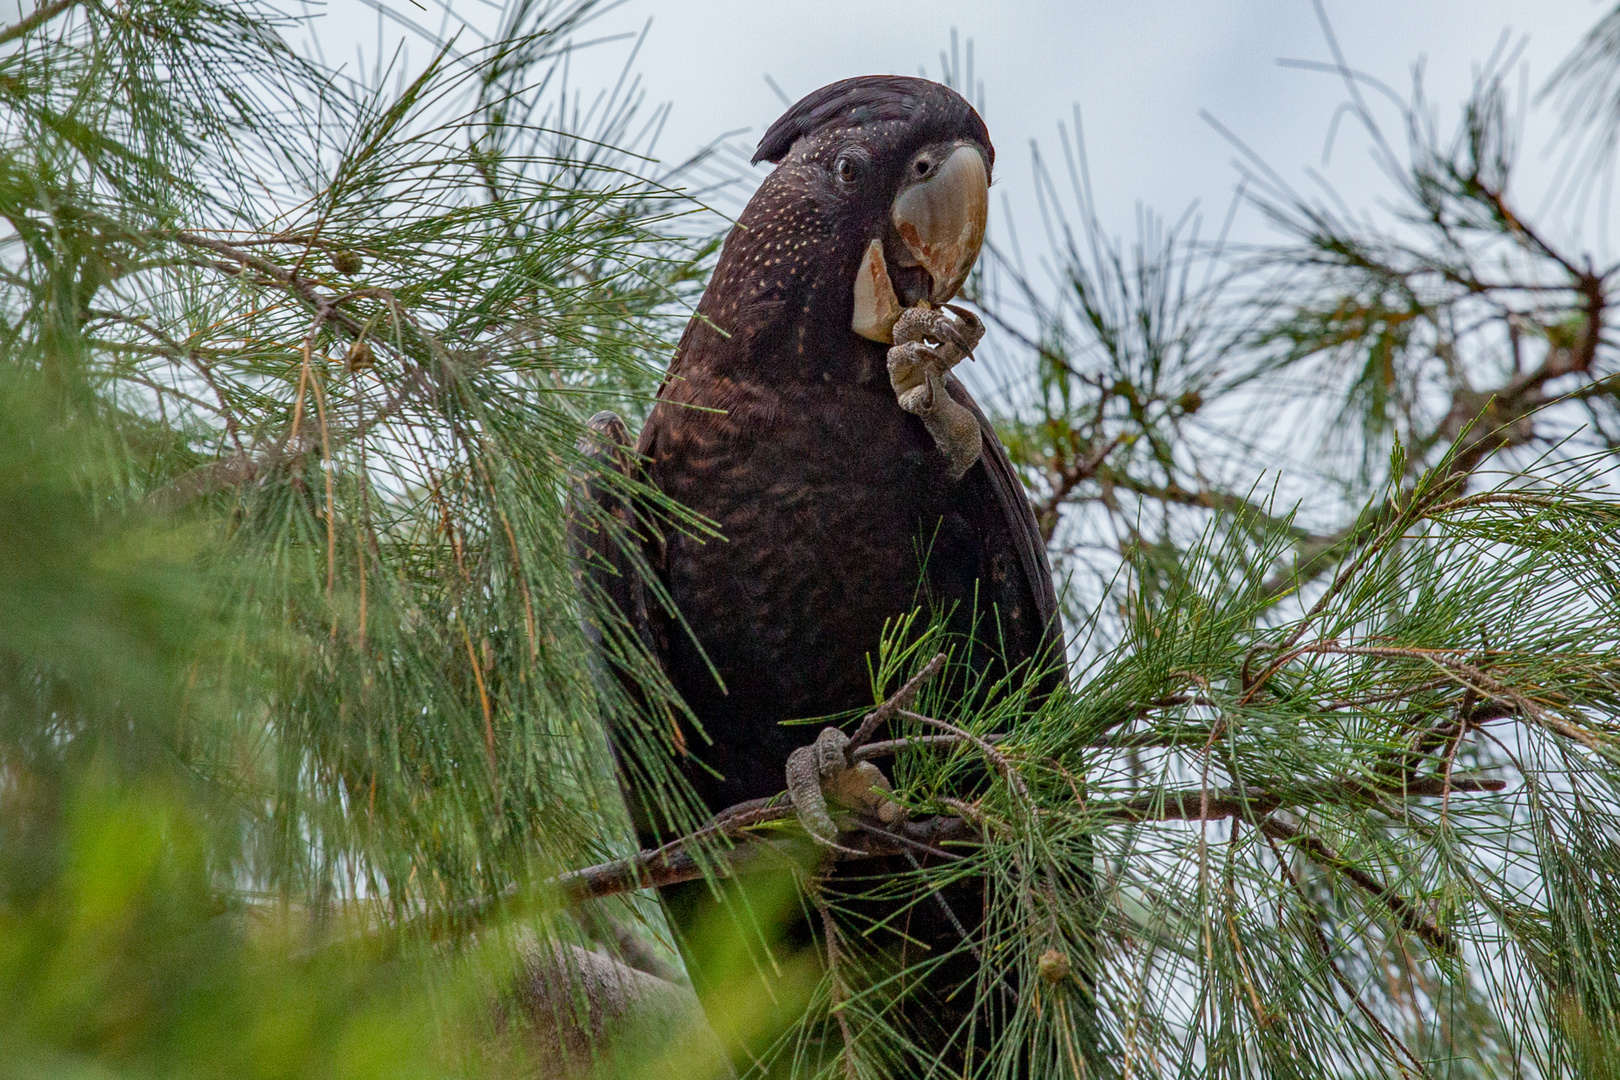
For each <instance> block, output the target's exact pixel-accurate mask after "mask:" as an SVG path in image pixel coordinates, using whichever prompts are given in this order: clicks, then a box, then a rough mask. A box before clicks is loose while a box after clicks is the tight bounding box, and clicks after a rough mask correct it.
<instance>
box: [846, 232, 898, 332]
mask: <svg viewBox="0 0 1620 1080" xmlns="http://www.w3.org/2000/svg"><path fill="white" fill-rule="evenodd" d="M899 318H900V298H899V297H898V296H896V295H895V294H894V282H892V281H890V280H889V264H888V262H887V261H886V260H885V259H884V258H883V241H881V240H873V241H872V242H871V243H870V244H867V245H866V255H865V256H864V257H863V258H862V259H861V268H860V270H858V271H856V274H855V314H854V316H853V317H851V319H850V320H849V328H850V329H851V330H853V331H855V332H856V333H857V334H859V335H861V337H863V338H866V339H867V340H868V341H881V342H883V343H884V344H885V345H892V344H893V343H894V324H895V321H896V320H897V319H899Z"/></svg>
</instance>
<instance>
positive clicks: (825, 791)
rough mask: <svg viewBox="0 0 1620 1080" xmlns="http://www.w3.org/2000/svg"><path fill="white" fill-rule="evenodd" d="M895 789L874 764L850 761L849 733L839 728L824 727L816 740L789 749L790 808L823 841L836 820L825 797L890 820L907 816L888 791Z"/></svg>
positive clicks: (833, 833)
mask: <svg viewBox="0 0 1620 1080" xmlns="http://www.w3.org/2000/svg"><path fill="white" fill-rule="evenodd" d="M893 790H894V789H893V788H891V787H890V786H889V778H888V777H886V776H884V775H883V771H882V770H881V769H879V768H878V767H877V766H876V765H874V764H872V763H871V762H870V761H855V762H852V761H850V759H849V736H848V735H845V734H844V733H843V732H842V731H839V730H838V729H837V728H832V727H830V728H822V729H821V734H820V735H818V736H816V741H815V742H813V743H811V744H810V745H809V746H801V747H799V748H798V749H797V750H795V751H793V752H792V753H791V754H789V755H788V761H787V791H788V799H789V801H790V802H792V803H793V812H794V813H795V814H796V815H798V818H799V824H801V825H803V826H804V830H805V832H807V833H809V834H810V835H811V836H813V837H815V838H816V839H817V840H819V841H820V842H822V843H824V844H832V843H833V842H834V841H835V840H836V839H837V837H838V826H837V824H836V823H835V822H834V821H833V819H832V815H831V814H830V813H828V811H827V801H828V800H829V799H830V800H832V802H833V803H834V804H836V805H838V806H841V807H843V808H845V809H848V810H855V811H858V812H859V813H863V814H866V815H867V816H869V817H874V818H876V819H877V820H879V821H881V822H883V823H884V824H885V825H891V824H893V823H894V822H896V821H898V820H900V819H901V818H902V817H904V816H905V809H904V808H903V807H902V806H901V805H900V804H899V803H897V802H895V801H894V799H893V798H892V796H891V794H890V793H891V792H892V791H893Z"/></svg>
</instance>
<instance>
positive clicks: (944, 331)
mask: <svg viewBox="0 0 1620 1080" xmlns="http://www.w3.org/2000/svg"><path fill="white" fill-rule="evenodd" d="M983 338H984V323H983V322H981V321H980V320H979V317H978V316H976V315H974V314H973V313H972V312H971V311H968V310H967V309H966V308H961V307H957V306H956V305H955V304H947V305H946V306H945V308H943V309H941V308H923V307H916V308H911V309H909V310H907V311H906V312H904V313H902V314H901V316H900V318H899V320H898V321H897V322H896V323H895V324H894V341H895V344H894V347H893V348H891V349H890V350H889V385H890V386H891V387H892V388H893V389H894V393H895V398H896V400H898V401H899V403H900V407H901V408H902V409H904V410H905V411H906V412H908V413H911V414H912V415H914V416H916V417H919V418H920V419H921V420H922V422H923V426H924V427H925V428H927V429H928V433H929V434H930V435H932V436H933V437H934V445H935V446H937V447H938V448H939V450H940V452H941V453H942V454H944V455H945V458H946V460H947V461H948V462H949V468H950V477H951V479H952V480H960V479H961V478H962V475H963V474H964V473H966V472H967V471H968V469H969V468H971V467H972V465H973V463H974V462H975V461H978V460H979V455H980V454H982V453H983V452H984V437H983V434H982V433H981V432H980V431H979V422H978V418H977V417H975V416H974V415H973V413H972V412H971V411H970V410H968V409H967V408H966V407H964V406H963V405H961V404H959V403H958V402H957V401H956V400H955V399H954V398H952V397H951V395H950V393H949V392H948V391H947V390H946V389H945V377H946V375H947V374H949V372H950V370H951V368H953V367H955V366H956V365H957V364H958V363H960V362H961V360H962V358H963V357H968V356H972V355H973V349H974V348H975V347H976V346H977V345H978V344H979V342H980V341H981V340H982V339H983ZM930 341H933V342H935V343H936V344H933V345H929V344H928V342H930Z"/></svg>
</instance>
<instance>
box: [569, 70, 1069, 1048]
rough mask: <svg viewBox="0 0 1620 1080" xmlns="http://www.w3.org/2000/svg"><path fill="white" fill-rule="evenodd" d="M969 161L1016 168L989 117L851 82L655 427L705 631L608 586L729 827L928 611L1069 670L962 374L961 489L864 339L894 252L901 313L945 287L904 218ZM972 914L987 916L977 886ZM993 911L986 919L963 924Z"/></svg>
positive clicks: (685, 594) (691, 611) (683, 350)
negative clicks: (731, 812) (872, 267)
mask: <svg viewBox="0 0 1620 1080" xmlns="http://www.w3.org/2000/svg"><path fill="white" fill-rule="evenodd" d="M958 145H970V146H972V147H974V148H976V149H977V150H978V151H979V152H980V153H981V154H982V155H983V159H984V169H985V172H986V174H988V172H989V169H990V166H991V164H992V163H993V161H994V151H993V149H992V148H991V145H990V140H989V135H988V132H987V131H986V129H985V126H984V123H983V121H982V120H980V118H979V116H978V114H977V113H975V112H974V110H973V109H972V107H971V106H969V104H968V103H967V102H966V101H965V100H963V99H962V98H961V97H960V96H959V95H957V94H956V93H955V92H953V91H951V90H949V89H947V88H945V87H943V86H940V85H938V84H935V83H930V82H926V81H924V80H920V79H908V78H891V77H869V78H859V79H849V80H845V81H843V82H840V83H835V84H833V85H831V86H828V87H825V88H823V89H822V90H818V91H816V92H815V93H814V94H811V95H810V96H809V97H807V98H805V99H804V100H803V101H801V102H799V103H798V104H797V105H795V106H794V107H793V109H791V110H790V111H789V112H788V113H787V114H786V115H785V116H783V117H782V118H781V119H780V120H778V121H777V122H776V124H774V125H773V126H772V127H771V129H770V130H769V131H768V132H767V133H766V135H765V137H764V139H763V140H762V141H761V143H760V146H759V152H758V154H757V155H756V158H755V160H756V161H758V160H769V161H772V162H778V163H779V164H778V165H777V168H776V170H775V171H774V172H772V173H771V174H770V175H769V176H768V177H766V178H765V180H764V182H763V183H762V184H761V185H760V188H759V191H758V192H757V194H756V195H755V196H754V198H753V199H752V200H751V201H750V203H749V204H748V207H747V209H746V210H745V211H744V212H743V215H742V217H741V218H740V220H739V222H738V224H737V227H736V228H735V229H733V231H732V232H731V235H730V236H729V237H728V238H727V240H726V243H725V246H724V249H723V251H722V253H721V257H720V261H719V263H718V265H717V266H716V268H715V272H714V276H713V278H712V280H711V282H710V284H709V287H708V290H707V292H706V293H705V294H704V297H703V299H702V302H701V303H700V304H699V307H698V312H697V316H696V317H695V318H693V320H692V321H691V323H690V325H689V326H688V327H687V330H686V333H685V336H684V337H683V338H682V340H681V343H680V347H679V350H678V352H677V353H676V356H675V359H674V361H673V363H672V364H671V366H670V370H669V375H668V378H667V379H666V381H665V383H664V385H663V387H662V389H661V390H660V391H659V395H658V402H657V404H656V405H655V407H654V408H653V410H652V413H651V415H650V416H649V418H648V420H647V423H646V425H645V427H644V428H643V430H642V432H641V437H640V441H639V444H638V446H637V450H638V452H639V454H640V455H641V456H642V459H643V462H644V467H645V470H646V471H645V477H646V479H647V480H648V481H650V483H651V484H652V485H654V486H655V487H657V488H658V489H659V490H660V491H662V492H663V493H665V494H666V495H668V496H670V497H671V498H673V499H675V500H676V501H678V502H680V503H682V504H684V505H685V506H687V507H689V508H691V509H692V510H695V511H696V512H698V513H699V514H702V515H704V516H705V517H707V518H709V519H710V520H712V521H713V522H714V523H715V524H716V525H717V526H718V528H719V530H720V532H721V534H722V535H723V539H722V540H714V539H711V540H708V541H707V542H701V541H700V540H698V539H696V538H693V537H691V536H687V535H682V534H680V533H678V532H668V533H666V536H665V539H664V540H663V541H661V542H649V543H648V544H647V545H646V546H645V548H644V555H645V560H646V567H647V569H648V570H649V571H650V572H651V573H653V574H655V575H656V576H657V577H658V579H659V582H658V584H659V585H661V587H662V589H663V590H667V595H668V597H669V599H670V600H671V601H672V602H673V604H674V605H675V607H676V608H677V609H678V610H679V612H680V614H681V616H683V617H684V619H685V621H686V624H687V626H689V627H690V634H688V633H687V632H686V630H685V629H683V628H682V627H681V626H680V625H679V624H678V623H677V622H676V621H675V620H674V619H673V618H672V617H671V616H670V615H669V613H668V612H666V611H664V609H663V608H662V607H661V606H660V605H658V604H656V603H649V602H648V601H647V598H646V595H645V594H644V593H643V592H642V591H641V588H640V584H639V582H638V580H637V578H636V576H635V575H634V574H633V573H629V572H621V573H617V574H611V573H610V574H601V575H598V577H597V579H596V582H597V585H598V587H599V588H600V589H601V591H602V593H603V594H604V595H606V596H607V597H608V598H609V599H611V600H612V601H613V602H614V603H615V604H617V605H618V607H619V608H620V610H621V612H623V613H624V614H625V616H626V617H627V618H628V619H629V621H630V622H631V623H632V624H633V625H635V626H636V628H637V630H638V632H639V633H641V634H643V635H644V638H645V640H646V642H647V643H648V645H649V646H650V648H651V650H652V652H653V653H654V655H655V656H656V657H657V658H658V659H659V660H660V662H661V663H662V665H663V667H664V671H665V672H666V674H667V675H668V677H669V679H670V681H671V683H672V684H673V685H674V687H675V689H676V690H678V691H679V692H680V694H681V695H682V697H683V698H684V699H685V701H686V703H687V704H688V705H689V706H690V708H691V710H692V712H693V713H694V714H695V715H696V716H697V717H698V719H699V720H700V721H701V723H702V726H703V732H702V733H699V732H697V731H693V730H687V731H685V732H684V742H685V746H686V747H687V748H688V751H689V753H690V755H691V758H689V759H687V760H685V761H684V762H683V763H682V767H683V771H684V772H685V774H686V776H687V777H688V778H689V779H690V781H691V783H692V784H693V786H694V788H695V789H696V791H697V793H698V795H699V797H700V798H701V799H702V801H703V802H704V804H705V805H706V806H707V807H708V808H709V809H710V810H711V811H717V810H720V809H722V808H724V807H726V806H729V805H732V804H734V803H737V802H740V801H743V800H746V799H752V798H758V797H761V796H767V795H772V794H775V793H776V792H779V791H781V790H782V788H783V774H784V768H785V766H786V763H787V758H788V754H789V753H790V752H791V751H792V750H793V749H794V748H795V747H798V746H801V745H803V744H805V743H807V742H810V741H811V740H813V739H814V738H815V735H816V730H817V729H816V728H814V727H808V726H783V725H782V723H781V722H782V721H785V720H791V719H798V718H805V717H815V716H823V715H827V714H832V713H838V712H845V711H848V710H851V709H856V708H859V707H861V706H869V705H870V704H871V703H872V691H871V686H870V682H869V676H868V671H869V668H868V662H867V659H868V655H869V654H873V653H875V652H876V649H877V647H878V643H879V639H880V636H881V634H882V632H883V627H884V624H885V622H886V621H889V620H893V619H895V618H896V617H899V616H902V615H905V614H907V613H908V612H911V611H912V610H914V609H915V608H917V607H919V606H921V607H924V608H926V609H931V610H933V611H940V612H945V611H953V612H954V616H953V619H952V624H951V625H952V629H953V630H954V631H957V632H959V633H962V634H963V635H964V636H965V635H966V634H968V633H969V632H974V633H977V634H978V635H979V637H980V638H981V639H982V640H986V641H996V642H999V643H1001V649H1002V650H1004V655H1002V656H999V657H998V656H996V655H994V653H995V650H991V649H987V648H980V649H979V650H978V652H977V653H976V654H975V655H974V656H973V657H972V658H970V662H971V663H972V664H973V665H977V666H983V665H1002V664H1004V663H1012V664H1017V663H1021V662H1024V661H1033V660H1036V659H1037V658H1044V659H1045V660H1046V661H1048V662H1050V663H1051V665H1052V670H1051V672H1050V674H1049V675H1048V677H1047V685H1048V687H1050V686H1051V685H1054V684H1055V683H1056V682H1057V681H1058V680H1060V679H1061V677H1062V676H1061V673H1060V671H1059V670H1058V668H1057V664H1058V663H1060V662H1061V655H1062V645H1061V641H1060V631H1059V624H1058V618H1057V604H1056V598H1055V596H1054V594H1053V589H1052V583H1051V574H1050V570H1049V567H1048V564H1047V560H1046V554H1045V550H1044V547H1043V545H1042V543H1041V539H1040V534H1039V533H1038V531H1037V529H1036V525H1035V520H1034V516H1033V514H1032V513H1031V511H1030V508H1029V504H1028V502H1027V500H1026V498H1025V496H1024V493H1023V489H1022V487H1021V485H1020V484H1019V482H1018V480H1017V478H1016V476H1015V475H1014V473H1013V471H1012V468H1011V466H1010V464H1009V463H1008V460H1007V456H1006V452H1005V450H1004V449H1003V448H1002V447H1001V445H1000V443H999V442H998V441H997V439H996V437H995V434H994V432H993V430H992V429H991V428H990V426H989V424H988V423H987V422H986V421H985V420H984V417H983V414H982V413H980V412H979V410H978V407H977V405H975V404H974V403H973V402H972V399H971V398H970V397H969V395H968V393H967V391H966V389H965V388H964V387H963V386H962V385H961V384H960V383H959V382H957V381H956V380H955V379H954V378H952V379H950V380H948V382H947V384H946V385H947V387H948V390H949V393H950V394H951V396H952V397H953V398H955V399H956V400H957V401H959V402H961V403H962V404H964V405H966V406H968V407H969V408H970V409H972V410H973V411H974V413H975V415H976V416H977V417H978V420H979V423H980V426H981V429H982V433H983V441H984V450H983V454H982V457H981V458H980V460H979V461H978V462H977V463H976V464H974V465H972V466H971V467H970V468H969V469H968V471H967V473H966V474H965V475H964V476H962V477H961V479H959V480H952V479H951V477H950V475H949V472H948V470H947V467H946V466H947V462H946V459H945V457H944V456H943V455H942V453H941V451H940V450H939V449H938V448H937V447H936V445H935V442H934V440H933V439H932V438H931V436H930V435H929V433H928V431H926V430H925V428H924V425H923V422H922V421H921V420H919V419H918V417H916V416H913V415H910V414H908V413H906V412H904V411H902V409H901V408H900V406H899V404H898V403H897V401H896V396H895V391H894V389H893V388H891V386H890V382H889V377H888V371H887V368H886V353H887V346H886V345H885V344H884V343H883V342H879V341H873V340H867V339H866V338H863V337H861V336H858V335H857V334H856V333H855V332H854V331H852V330H851V311H852V303H853V301H852V282H853V281H854V279H855V276H856V274H857V271H858V269H859V268H860V267H861V265H862V257H863V253H864V252H865V251H866V249H867V246H868V245H869V243H870V242H871V241H872V240H874V239H876V240H879V241H880V242H881V243H882V245H883V252H884V255H885V257H886V263H887V268H888V270H889V276H890V279H891V281H892V282H893V285H894V289H895V293H896V295H897V296H898V298H899V300H900V302H901V304H902V305H905V306H910V305H911V304H912V303H914V302H916V301H917V300H920V299H922V298H923V297H925V296H927V295H928V294H929V290H930V288H931V287H932V286H933V282H932V280H931V278H930V275H929V272H928V271H927V270H926V269H925V268H924V267H923V266H922V265H919V264H918V260H917V259H916V258H915V257H914V256H913V255H912V254H911V253H909V252H908V250H907V247H906V244H905V243H904V241H903V238H902V237H901V236H900V235H899V234H898V233H897V231H896V227H895V223H894V220H893V217H892V214H891V207H892V206H893V205H894V204H895V200H896V197H897V195H898V194H899V193H900V192H901V191H902V190H903V189H904V188H905V187H906V185H907V184H909V183H912V182H914V181H916V179H917V177H916V176H915V175H912V173H910V172H908V170H920V169H921V167H922V166H921V165H920V164H919V162H923V161H925V160H928V155H929V154H930V153H932V151H931V150H930V148H936V147H943V148H946V149H947V150H948V149H949V148H951V147H953V146H958ZM919 155H921V157H919ZM934 156H935V157H938V156H939V155H937V154H935V155H934ZM694 406H696V408H694ZM583 542H585V543H586V544H588V545H591V546H594V547H595V548H596V550H597V555H598V559H597V563H596V565H598V566H602V565H604V564H605V563H615V564H616V565H617V566H618V567H619V569H620V570H621V571H628V567H627V566H626V564H625V563H624V560H623V558H622V557H621V556H617V555H615V554H614V553H613V552H612V551H611V550H609V549H608V548H607V547H606V546H604V545H603V543H602V541H601V540H600V538H596V539H591V538H586V539H585V541H583ZM924 621H926V619H925V620H924ZM694 638H695V640H694ZM700 648H701V652H700ZM705 655H706V656H707V659H708V661H709V662H712V663H713V665H714V668H715V669H716V670H717V671H718V673H719V675H720V677H721V680H722V681H723V687H722V684H721V683H720V682H716V680H715V679H714V677H713V675H712V674H711V673H710V669H709V666H708V663H705V660H704V656H705ZM699 760H700V761H701V766H700V765H699V764H698V761H699ZM903 868H905V867H904V866H903V865H902V866H901V867H897V868H896V869H903ZM872 869H873V867H872V866H870V865H866V866H859V867H855V868H854V869H853V870H852V872H861V873H869V872H871V870H872ZM684 896H685V898H686V899H687V900H692V899H693V894H692V893H691V892H690V891H688V892H687V893H686V894H684ZM953 899H955V900H956V901H965V902H966V903H967V904H972V903H973V902H974V900H973V895H972V894H971V890H970V891H969V892H968V893H967V894H962V895H958V896H956V897H954V898H953ZM916 910H917V911H918V913H919V914H918V916H916V919H920V920H923V921H928V920H930V919H932V920H933V922H934V923H935V924H937V925H929V926H920V925H913V926H912V928H911V932H912V934H913V935H914V936H921V937H922V938H923V939H924V940H927V939H928V938H930V937H934V938H938V939H940V940H943V939H944V937H949V936H951V935H953V934H955V933H956V931H955V930H954V929H953V928H952V927H950V926H948V925H947V922H948V921H949V920H945V919H943V917H936V916H933V915H930V914H928V912H929V911H931V910H932V909H931V908H929V907H927V906H926V905H925V906H922V907H919V908H917V909H916ZM977 915H978V913H977V911H976V910H968V909H966V908H964V909H963V910H961V911H959V913H958V921H961V922H965V923H967V924H969V925H971V924H973V923H975V922H976V919H977ZM914 922H915V920H914ZM961 976H962V972H961V971H957V972H956V973H955V977H961ZM966 996H968V997H970V996H971V994H969V995H966ZM960 1007H961V1006H960V1004H959V1005H958V1006H956V1008H957V1009H958V1010H959V1009H960ZM946 1011H947V1012H949V1011H950V1010H949V1009H947V1010H946ZM940 1019H941V1020H942V1021H946V1022H947V1023H948V1017H946V1016H941V1017H940ZM980 1041H981V1044H982V1036H981V1039H980Z"/></svg>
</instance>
